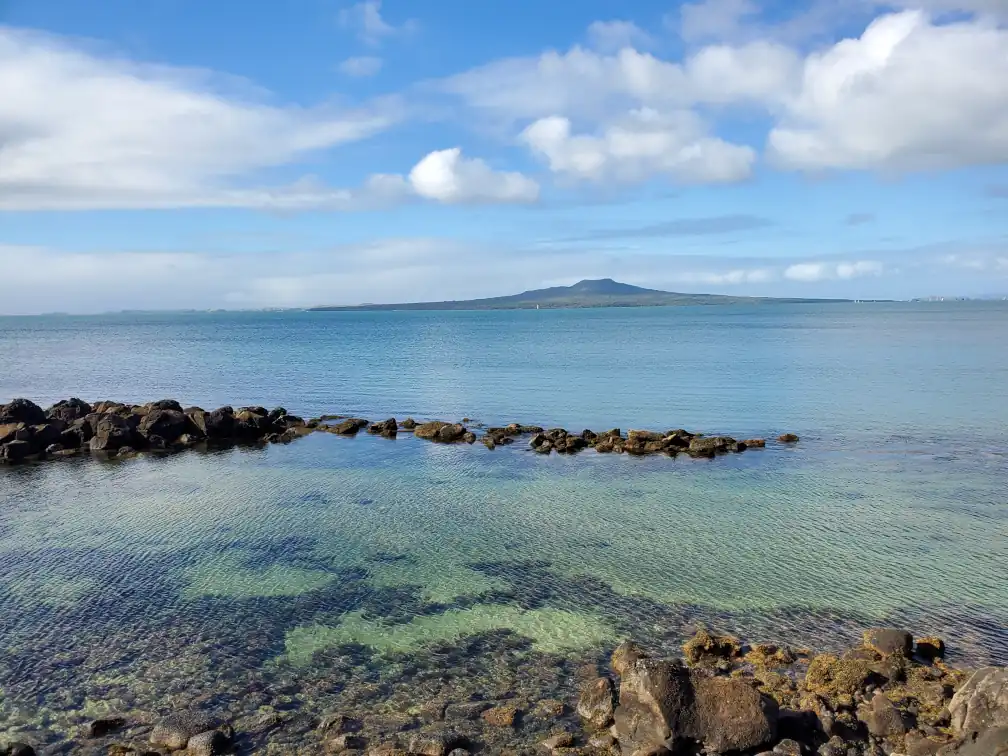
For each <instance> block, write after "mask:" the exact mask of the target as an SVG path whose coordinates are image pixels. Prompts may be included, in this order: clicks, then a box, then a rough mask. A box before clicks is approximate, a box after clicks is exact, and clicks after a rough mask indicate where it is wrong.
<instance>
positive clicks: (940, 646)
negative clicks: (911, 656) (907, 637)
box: [916, 635, 945, 661]
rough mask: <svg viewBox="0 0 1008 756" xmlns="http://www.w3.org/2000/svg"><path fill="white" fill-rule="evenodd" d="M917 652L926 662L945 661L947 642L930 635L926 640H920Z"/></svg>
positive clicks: (918, 640)
mask: <svg viewBox="0 0 1008 756" xmlns="http://www.w3.org/2000/svg"><path fill="white" fill-rule="evenodd" d="M916 650H917V656H919V657H920V658H922V659H924V660H926V661H934V660H935V659H944V658H945V641H943V640H942V639H941V638H939V637H937V636H934V635H929V636H927V637H925V638H918V639H917V647H916Z"/></svg>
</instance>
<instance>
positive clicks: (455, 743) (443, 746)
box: [409, 730, 469, 756]
mask: <svg viewBox="0 0 1008 756" xmlns="http://www.w3.org/2000/svg"><path fill="white" fill-rule="evenodd" d="M468 745H469V739H468V738H466V737H465V736H463V735H460V734H459V733H457V732H454V731H453V730H438V731H435V732H423V733H417V734H416V735H414V736H413V737H412V738H411V739H410V744H409V752H410V753H411V754H418V755H419V756H448V754H450V753H451V752H452V751H454V750H455V749H456V748H465V747H466V746H468Z"/></svg>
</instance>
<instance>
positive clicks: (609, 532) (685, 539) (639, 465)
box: [0, 304, 1008, 741]
mask: <svg viewBox="0 0 1008 756" xmlns="http://www.w3.org/2000/svg"><path fill="white" fill-rule="evenodd" d="M1005 344H1008V307H1005V306H1004V305H1000V304H991V305H973V304H954V305H952V304H943V305H932V304H921V305H831V306H780V307H758V308H683V309H672V308H670V309H648V310H611V309H610V310H599V311H560V312H542V311H540V312H497V313H494V312H491V313H375V314H370V313H267V314H262V313H257V314H251V313H249V314H191V315H160V314H159V315H131V316H127V315H121V316H103V317H88V318H70V317H56V316H53V317H47V318H18V319H13V318H11V319H0V354H2V355H3V356H4V357H3V359H4V362H3V370H2V371H0V400H2V401H6V400H9V399H10V398H12V397H14V396H20V395H26V396H29V397H31V398H33V399H35V400H36V401H38V402H39V403H42V404H48V403H50V402H53V401H55V400H57V399H60V398H65V397H67V396H70V395H76V396H81V397H83V398H86V399H90V400H97V399H101V398H115V399H122V400H126V401H129V400H134V401H146V400H149V399H151V398H157V397H162V396H171V397H175V398H178V399H179V400H180V401H182V402H183V403H184V404H190V403H196V404H201V405H203V406H208V407H209V406H216V405H218V404H223V403H233V404H235V405H239V404H243V403H256V404H260V403H261V404H264V405H266V406H274V405H282V406H284V407H286V408H287V409H288V410H289V411H291V412H296V413H298V414H303V415H305V416H309V415H316V414H321V413H325V412H345V413H352V414H359V415H363V416H364V417H371V418H372V419H381V418H384V417H387V416H389V415H396V416H397V417H400V418H402V417H404V416H406V415H407V414H411V415H413V416H415V417H417V418H425V417H431V418H434V417H436V418H443V419H459V418H461V417H463V416H468V417H470V418H473V420H474V421H477V422H479V421H482V422H486V423H488V424H499V423H504V422H511V421H520V422H527V423H537V424H541V425H554V424H562V425H564V426H566V427H568V428H570V429H572V430H580V429H581V428H582V427H594V428H596V429H602V428H609V427H613V426H622V427H623V429H624V430H626V429H628V428H632V427H645V428H648V427H650V428H656V429H665V428H669V427H679V426H682V427H686V428H690V429H693V430H702V431H706V432H727V433H732V434H735V435H737V436H739V437H749V436H754V435H759V436H766V437H773V436H775V435H776V434H777V433H780V432H782V431H795V432H797V433H799V434H800V435H801V436H802V440H801V442H800V443H799V444H798V445H797V446H796V447H793V448H786V447H783V446H779V445H775V444H771V445H770V446H769V447H768V448H767V449H766V450H756V451H748V452H746V453H744V454H741V455H730V456H727V457H722V458H718V459H716V460H690V459H686V458H676V459H668V458H665V457H660V458H658V457H656V458H644V459H641V458H630V457H627V456H615V455H599V454H596V453H594V452H592V451H588V452H585V453H582V454H580V455H577V456H574V457H559V456H557V455H551V456H549V457H543V456H540V455H536V454H534V453H532V452H530V451H529V450H527V449H525V448H523V447H521V446H519V445H516V446H515V447H509V448H499V449H497V450H495V451H489V450H487V449H485V448H483V447H482V446H480V445H477V446H474V447H469V446H461V447H446V446H437V445H432V444H429V443H425V442H422V441H419V440H417V439H413V438H412V437H409V436H400V438H398V439H397V440H395V441H388V440H385V439H381V438H375V437H370V436H366V435H362V436H361V437H358V438H355V439H344V438H338V437H335V436H331V435H328V434H315V435H311V436H308V437H306V438H304V439H302V440H300V441H298V442H295V443H294V444H291V445H289V446H270V447H266V448H251V449H231V450H226V451H220V452H213V453H200V452H189V453H185V454H182V455H178V456H173V457H168V458H157V457H140V458H137V459H130V460H123V461H116V462H98V461H93V460H87V459H77V460H71V461H67V462H61V463H49V464H43V465H38V466H33V467H24V468H10V469H2V468H0V634H2V637H3V639H4V640H3V642H4V644H5V649H6V654H4V655H3V656H2V657H0V689H2V693H3V699H2V703H0V725H2V726H3V727H5V728H7V729H9V730H11V731H13V732H19V731H25V732H29V733H31V734H33V736H34V737H36V738H37V739H38V738H41V739H49V740H52V741H55V740H58V738H59V737H62V734H66V733H72V732H73V728H74V727H75V726H77V725H78V724H79V723H80V722H82V721H84V719H85V718H86V717H87V716H89V715H93V714H94V712H96V711H100V710H102V707H104V706H108V705H109V704H108V703H107V702H108V701H110V700H111V701H113V702H116V703H115V704H114V705H115V706H117V707H118V708H123V707H127V708H141V709H144V710H163V709H165V708H170V707H171V706H172V705H177V701H178V699H179V696H186V697H196V698H199V699H200V700H206V701H211V702H213V704H214V705H215V706H217V707H218V708H219V707H224V708H226V709H227V710H228V711H230V712H231V713H232V714H233V715H234V716H241V715H243V714H247V713H248V712H255V711H258V709H259V707H261V706H272V707H276V708H284V709H292V710H302V709H306V710H313V711H316V710H317V711H320V712H322V711H326V710H332V708H333V707H342V708H343V709H346V708H347V707H351V708H352V706H354V705H364V704H368V705H372V706H373V704H374V701H377V700H380V701H387V700H390V699H396V697H397V696H401V697H402V705H403V706H404V707H406V708H408V707H409V706H410V705H413V704H415V699H416V697H417V696H418V695H420V693H419V691H422V692H423V695H430V696H438V695H456V696H469V695H484V696H488V695H491V693H492V692H493V691H494V690H497V689H499V688H500V687H501V686H502V685H510V686H511V689H512V690H514V689H519V695H528V696H530V697H540V698H542V697H546V696H547V695H548V694H550V693H553V694H555V695H559V696H561V697H562V696H563V695H564V694H565V692H569V689H570V688H571V685H572V684H573V683H572V682H571V679H570V675H569V674H568V673H567V672H565V671H564V670H565V669H566V668H565V667H564V664H565V662H564V661H562V660H565V659H566V660H582V661H583V660H585V659H588V660H592V659H597V658H599V656H600V655H601V654H604V653H605V651H606V650H607V649H611V647H612V646H613V645H614V644H615V643H616V642H618V640H620V639H622V638H625V637H631V636H632V637H635V638H637V639H639V640H641V641H642V642H644V643H645V644H648V645H650V646H653V647H657V648H663V649H666V650H669V649H672V648H674V647H675V646H676V645H677V644H678V643H680V642H681V640H682V637H683V635H684V633H686V632H688V631H689V630H690V629H691V628H692V627H693V626H694V625H695V624H697V623H702V624H707V625H711V626H715V627H718V628H721V629H724V630H729V631H732V632H736V633H738V634H740V635H742V636H744V637H746V638H749V639H753V640H760V639H767V640H786V641H790V642H793V643H804V644H809V645H814V646H816V647H827V648H828V647H831V646H835V645H839V644H841V643H847V642H850V641H851V640H852V639H854V638H856V637H857V635H858V631H859V628H861V627H863V626H865V625H867V624H875V623H881V622H885V623H898V624H902V625H906V626H907V627H909V628H910V629H912V630H914V631H915V632H918V633H924V632H929V633H930V632H938V633H943V634H945V635H946V636H947V637H948V639H949V641H950V650H951V654H952V656H953V657H954V658H955V659H956V660H958V661H960V662H963V663H975V662H980V661H997V662H1000V663H1005V662H1008V569H1006V567H1005V565H1006V564H1008V494H1006V488H1005V481H1006V480H1008V476H1006V473H1008V449H1006V440H1008V430H1006V429H1008V402H1006V401H1005V400H1004V387H1005V386H1008V349H1005V348H1004V345H1005ZM543 659H546V660H552V661H549V663H548V664H543V663H542V660H543ZM455 669H461V670H465V674H464V675H462V674H458V675H454V676H453V675H450V674H447V673H446V672H445V670H455ZM425 670H434V671H435V672H436V674H435V673H434V672H432V673H431V676H430V677H428V676H427V672H426V671H425ZM334 675H335V676H337V677H338V678H339V679H340V680H343V681H344V682H343V683H341V685H339V686H333V684H332V680H333V679H334ZM463 678H464V679H465V680H466V682H465V684H464V685H463V683H461V682H458V680H460V679H463ZM446 680H448V681H446ZM451 680H454V682H452V681H451ZM516 680H517V681H518V682H516ZM522 685H525V686H527V687H528V690H527V691H524V689H522V688H521V687H520V686H522ZM439 686H441V687H439ZM451 686H456V687H455V688H452V687H451ZM459 686H462V687H459ZM466 686H468V687H466ZM448 688H451V691H450V692H448V693H446V692H445V690H447V689H448ZM361 690H368V691H372V692H373V696H374V697H373V698H371V699H368V698H366V697H363V698H362V697H361V696H362V694H361V693H360V691H361ZM374 691H377V692H374ZM488 691H489V692H488ZM522 691H524V692H522ZM421 697H422V696H421ZM411 700H412V703H410V701H411ZM369 702H370V703H369ZM42 733H48V734H45V735H44V734H42Z"/></svg>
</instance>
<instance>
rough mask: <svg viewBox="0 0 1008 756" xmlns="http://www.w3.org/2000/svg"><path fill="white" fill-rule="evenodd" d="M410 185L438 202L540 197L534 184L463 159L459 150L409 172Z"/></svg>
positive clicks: (437, 155)
mask: <svg viewBox="0 0 1008 756" xmlns="http://www.w3.org/2000/svg"><path fill="white" fill-rule="evenodd" d="M409 182H410V184H411V185H412V187H413V190H414V191H415V192H416V193H417V194H418V195H420V196H421V197H426V198H428V199H434V200H438V201H439V202H453V203H454V202H533V201H535V200H536V199H537V198H538V196H539V185H538V184H537V183H536V182H535V181H534V180H532V179H530V178H528V177H527V176H524V175H522V174H521V173H517V172H514V171H495V170H493V169H492V168H491V167H490V166H489V165H487V164H486V163H485V162H484V161H482V160H480V159H478V158H466V157H463V155H462V150H461V148H459V147H454V148H452V149H448V150H438V151H436V152H432V153H430V154H429V155H427V156H426V157H425V158H424V159H423V160H421V161H420V162H419V163H417V164H416V165H415V166H414V167H413V170H412V171H410V174H409Z"/></svg>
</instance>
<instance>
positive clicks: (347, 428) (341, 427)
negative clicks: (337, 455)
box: [330, 417, 368, 436]
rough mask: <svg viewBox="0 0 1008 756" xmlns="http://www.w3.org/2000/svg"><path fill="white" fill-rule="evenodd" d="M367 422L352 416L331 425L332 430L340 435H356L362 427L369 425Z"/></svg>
mask: <svg viewBox="0 0 1008 756" xmlns="http://www.w3.org/2000/svg"><path fill="white" fill-rule="evenodd" d="M367 424H368V423H367V420H363V419H361V418H356V417H350V418H347V419H346V420H341V421H340V422H338V423H336V425H333V426H330V430H331V431H332V432H333V433H336V434H337V435H340V436H356V435H357V434H358V433H359V432H360V430H361V429H362V428H365V427H367Z"/></svg>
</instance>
